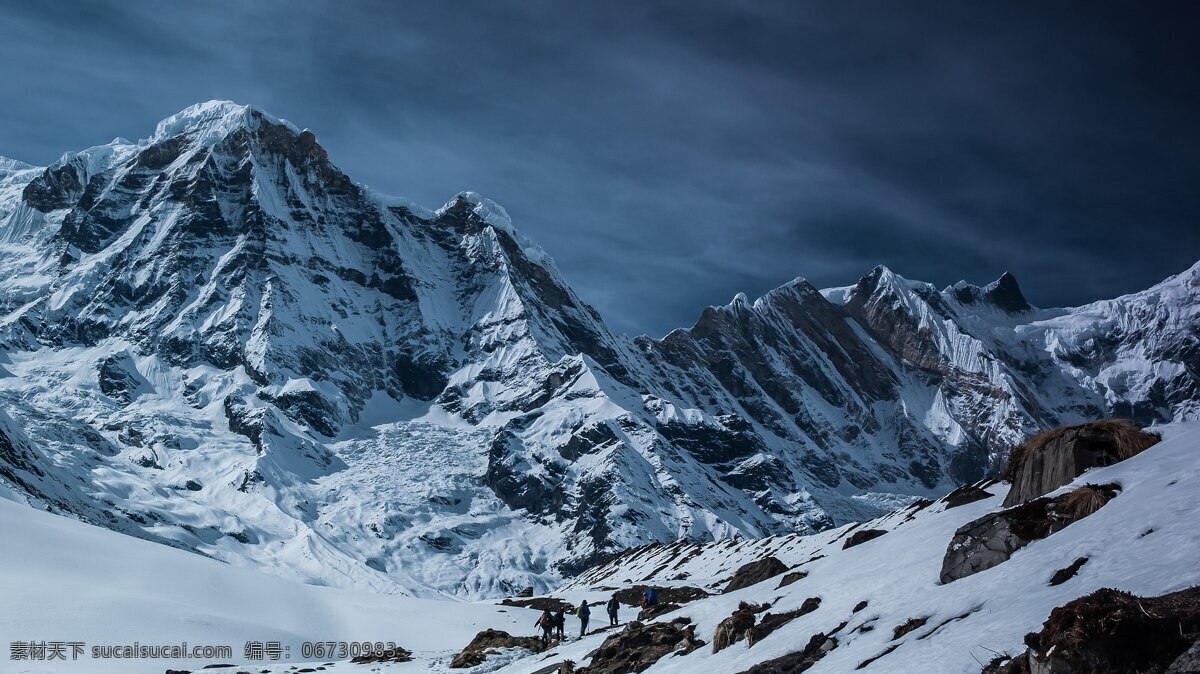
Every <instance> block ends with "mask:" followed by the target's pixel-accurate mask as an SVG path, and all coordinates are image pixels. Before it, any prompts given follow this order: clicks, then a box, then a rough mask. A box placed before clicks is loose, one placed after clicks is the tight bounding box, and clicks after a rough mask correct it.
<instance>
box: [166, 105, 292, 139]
mask: <svg viewBox="0 0 1200 674" xmlns="http://www.w3.org/2000/svg"><path fill="white" fill-rule="evenodd" d="M263 122H266V123H268V124H273V125H276V126H284V127H287V128H288V129H289V130H291V131H292V132H293V133H296V134H299V133H301V131H300V129H299V128H298V127H297V126H296V125H294V124H292V123H291V122H289V121H287V120H286V119H279V118H278V117H274V116H272V115H270V114H268V113H266V112H264V111H263V110H260V109H259V108H256V107H253V106H250V105H241V104H239V103H234V102H233V101H219V100H213V101H206V102H204V103H197V104H195V105H192V106H189V107H187V108H184V109H183V110H181V111H179V112H177V113H175V114H174V115H171V116H170V117H167V118H166V119H164V120H162V121H161V122H159V123H158V126H157V127H155V129H154V135H153V136H152V137H151V138H150V142H151V143H156V142H159V141H162V140H166V139H167V138H171V137H173V136H178V135H180V134H189V135H194V136H195V137H196V141H197V142H199V143H200V144H202V145H206V144H209V143H213V142H217V141H219V140H220V139H222V138H224V137H225V136H227V135H229V134H230V133H232V132H233V131H234V130H236V129H239V128H255V127H257V126H258V125H259V124H261V123H263Z"/></svg>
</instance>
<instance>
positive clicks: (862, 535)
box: [842, 529, 887, 550]
mask: <svg viewBox="0 0 1200 674" xmlns="http://www.w3.org/2000/svg"><path fill="white" fill-rule="evenodd" d="M886 533H887V531H884V530H883V529H859V530H858V531H855V532H854V533H852V534H850V537H849V538H847V539H846V542H845V543H843V544H842V549H843V550H845V549H846V548H852V547H854V546H856V545H862V544H863V543H866V542H867V541H872V540H875V539H876V538H879V537H880V536H882V535H884V534H886Z"/></svg>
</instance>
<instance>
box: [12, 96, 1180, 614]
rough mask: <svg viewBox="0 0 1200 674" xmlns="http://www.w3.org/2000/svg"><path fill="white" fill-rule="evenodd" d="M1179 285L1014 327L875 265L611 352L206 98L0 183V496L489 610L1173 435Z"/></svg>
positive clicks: (542, 274)
mask: <svg viewBox="0 0 1200 674" xmlns="http://www.w3.org/2000/svg"><path fill="white" fill-rule="evenodd" d="M1198 278H1200V266H1198V267H1196V268H1193V269H1192V270H1189V271H1188V272H1185V273H1184V274H1182V275H1180V276H1178V277H1175V278H1173V279H1169V280H1167V281H1165V282H1164V283H1163V284H1160V286H1157V287H1156V288H1153V289H1151V290H1148V291H1146V292H1145V293H1140V294H1138V295H1134V296H1129V297H1127V298H1119V299H1117V300H1113V301H1110V302H1102V303H1097V304H1094V305H1089V306H1087V307H1081V308H1079V309H1069V310H1039V309H1035V308H1033V307H1030V306H1029V305H1028V303H1027V302H1026V301H1025V300H1024V297H1023V296H1022V295H1021V292H1020V289H1019V287H1018V286H1017V283H1016V281H1015V279H1013V278H1012V277H1011V276H1008V275H1005V276H1004V277H1002V278H1001V279H1000V280H998V281H997V282H995V283H993V284H991V285H989V286H987V287H984V288H978V287H975V286H970V285H967V284H959V285H956V286H953V287H951V288H947V289H945V290H943V291H938V290H936V289H934V288H933V287H932V286H929V285H927V284H922V283H915V282H911V281H907V280H905V279H903V278H901V277H899V276H897V275H896V274H894V273H892V272H891V271H889V270H887V269H884V268H877V269H876V270H874V271H873V272H871V273H870V274H869V275H867V276H866V277H864V278H863V279H862V280H860V281H859V282H858V283H857V284H856V285H855V286H853V287H850V288H845V289H837V290H826V291H819V290H817V289H816V288H814V287H812V286H811V285H810V284H809V283H807V282H806V281H804V280H803V279H797V280H796V281H793V282H792V283H789V284H786V285H784V286H782V287H780V288H778V289H776V290H774V291H772V292H770V293H768V294H767V295H765V296H763V297H762V298H759V299H758V300H755V301H753V302H751V301H749V300H748V299H747V298H745V297H744V296H739V297H737V298H735V299H734V301H733V302H732V303H730V304H729V305H726V306H723V307H710V308H708V309H706V310H704V311H703V312H702V314H701V316H700V318H699V320H698V321H697V323H696V324H695V325H694V326H693V327H691V328H690V329H686V330H676V331H674V332H672V333H670V334H669V335H667V336H666V337H664V338H662V339H651V338H648V337H638V338H636V339H629V338H626V337H623V336H618V335H614V334H613V333H612V332H611V331H610V330H609V329H608V327H607V326H606V325H605V324H604V322H603V320H602V318H601V317H600V316H599V315H598V314H597V313H596V311H595V310H593V309H592V308H591V307H589V306H587V305H586V304H585V303H584V302H583V301H582V300H580V299H579V297H578V296H577V295H576V294H575V293H574V292H573V291H572V290H571V289H570V287H569V286H568V285H567V284H566V283H565V282H564V281H563V279H562V276H561V275H560V274H559V273H558V271H557V270H556V269H555V267H554V264H553V262H551V261H550V260H549V258H548V257H547V256H546V254H545V253H544V252H543V251H541V249H539V248H538V247H537V246H536V245H534V244H533V243H531V242H529V241H527V240H526V239H525V238H524V237H522V236H521V235H520V234H519V233H518V232H517V231H516V229H515V228H514V227H513V225H512V223H511V222H510V220H509V218H508V216H507V214H506V213H505V212H504V210H503V209H502V208H501V207H499V206H498V205H496V204H494V203H492V202H490V201H488V200H486V199H484V198H483V197H480V196H479V195H476V194H472V193H463V194H460V195H458V196H456V197H455V198H454V199H452V200H451V201H450V202H448V203H447V204H445V205H444V206H442V207H441V208H439V209H437V210H432V211H431V210H426V209H423V208H421V207H419V206H416V205H414V204H411V203H409V202H407V201H404V200H401V199H395V198H390V197H385V196H383V195H380V194H377V193H374V192H371V191H369V190H367V189H366V188H363V187H361V186H359V185H357V184H356V183H354V182H353V181H352V180H351V179H350V178H349V177H347V176H346V175H345V174H343V173H342V172H341V171H340V170H339V169H338V168H337V167H336V166H335V165H334V164H332V163H331V162H330V160H329V158H328V156H327V155H326V153H325V151H324V150H323V149H322V148H321V146H320V144H319V143H318V142H317V140H316V137H315V136H314V135H313V134H312V133H311V132H309V131H301V130H300V129H297V128H296V127H294V126H292V125H291V124H289V123H287V122H285V121H283V120H279V119H276V118H274V117H271V116H270V115H267V114H266V113H264V112H261V111H258V110H254V109H252V108H247V107H243V106H237V105H234V104H231V103H224V102H212V103H206V104H201V105H198V106H194V107H192V108H189V109H188V110H185V111H183V112H181V113H180V114H178V115H175V116H173V117H171V118H168V119H166V120H164V121H163V122H162V123H161V124H159V126H158V128H157V129H156V131H155V133H154V134H153V135H152V136H151V137H150V138H148V139H146V140H143V141H140V142H137V143H131V142H128V141H123V140H120V139H118V140H117V141H114V142H113V143H110V144H108V145H102V146H98V147H94V148H90V149H88V150H84V151H81V152H76V153H69V154H67V155H65V156H64V157H63V158H62V159H61V160H60V161H58V162H56V163H55V164H54V165H53V166H50V167H45V168H35V167H29V166H26V165H23V164H20V163H19V162H13V161H11V160H3V161H0V401H3V405H4V407H5V411H6V412H7V416H6V417H5V419H6V420H5V422H4V423H3V424H0V433H2V434H3V435H4V437H5V438H7V439H8V440H7V442H5V443H4V444H0V447H3V448H6V449H5V450H4V451H3V452H2V453H0V468H3V471H2V472H0V479H2V480H4V481H5V482H7V483H10V484H12V485H14V486H16V487H18V489H19V490H20V491H21V492H22V493H24V494H26V495H27V497H28V498H29V500H30V501H31V502H32V503H34V504H36V505H39V506H45V507H49V508H52V509H54V510H57V511H60V512H64V513H70V514H73V515H75V516H78V517H80V518H83V519H86V520H88V521H92V522H95V523H98V524H103V525H105V526H110V527H112V528H115V529H118V530H121V531H126V532H128V533H134V534H135V535H141V536H144V537H148V538H153V539H155V540H160V541H163V542H168V543H169V544H172V545H178V546H181V547H185V548H189V549H193V550H196V551H199V552H203V553H205V554H209V555H213V556H216V557H220V558H224V559H230V560H240V561H241V562H248V563H253V564H256V565H260V566H264V567H267V568H270V569H273V570H275V571H276V572H278V573H280V574H283V575H286V576H291V577H297V578H300V579H303V580H307V581H312V582H321V583H333V584H345V585H360V586H361V585H366V586H369V587H375V588H377V589H383V590H386V591H406V592H414V593H435V592H447V593H458V594H465V595H471V596H475V595H483V594H498V593H503V592H509V591H511V590H512V589H513V588H519V587H525V586H527V585H531V584H532V585H537V586H539V587H544V586H546V585H547V584H551V583H554V582H556V579H558V578H559V577H561V575H562V574H564V573H571V572H573V571H575V570H577V569H580V568H582V567H584V566H586V565H587V564H588V563H590V562H591V561H592V560H594V559H596V558H597V557H600V556H603V555H606V554H608V553H610V552H612V551H614V550H617V549H619V548H622V547H625V546H629V545H634V544H638V543H642V542H649V541H662V540H674V539H675V538H677V537H685V538H692V539H707V538H714V537H717V538H719V537H727V536H737V535H740V536H756V535H765V534H770V533H776V532H784V531H812V530H816V529H822V528H826V527H829V526H831V525H834V524H840V523H843V522H845V521H848V520H851V519H860V518H864V517H869V516H872V515H874V514H876V513H878V512H879V511H880V510H881V509H886V508H888V507H890V506H893V505H895V504H897V503H900V502H903V501H904V500H905V499H907V498H911V497H913V496H930V495H934V494H937V493H941V492H943V491H946V490H948V489H949V488H950V487H951V486H952V485H953V484H955V483H957V482H965V481H971V480H974V479H976V478H977V477H979V476H980V475H982V474H984V473H985V472H987V471H988V470H991V469H993V468H995V467H997V466H998V465H999V463H1000V461H1002V459H1003V457H1004V455H1005V453H1006V452H1007V450H1008V449H1009V448H1010V447H1011V446H1013V445H1014V444H1015V443H1016V442H1017V441H1018V440H1019V439H1020V438H1022V437H1024V436H1025V435H1026V434H1027V433H1028V432H1030V431H1033V430H1036V429H1037V428H1040V427H1046V426H1051V425H1057V424H1059V423H1065V422H1072V421H1082V420H1084V419H1089V418H1094V417H1096V416H1103V415H1105V414H1109V413H1114V414H1125V415H1131V416H1135V417H1136V418H1137V419H1138V420H1139V421H1142V422H1148V421H1154V420H1166V419H1173V418H1183V417H1186V416H1188V415H1195V414H1196V413H1197V400H1200V383H1198V378H1197V372H1200V347H1198V346H1197V341H1198V337H1197V325H1198V320H1197V316H1196V311H1197V310H1196V307H1197V305H1198V304H1200V302H1197V299H1198V297H1200V281H1198V280H1197V279H1198Z"/></svg>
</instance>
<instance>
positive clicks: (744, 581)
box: [721, 557, 788, 593]
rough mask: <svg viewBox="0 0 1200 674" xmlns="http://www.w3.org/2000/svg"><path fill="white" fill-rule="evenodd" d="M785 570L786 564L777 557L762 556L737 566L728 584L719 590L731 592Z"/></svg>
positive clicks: (786, 568)
mask: <svg viewBox="0 0 1200 674" xmlns="http://www.w3.org/2000/svg"><path fill="white" fill-rule="evenodd" d="M787 570H788V565H787V564H784V563H783V562H781V561H779V559H778V558H776V557H764V558H762V559H759V560H756V561H753V562H749V563H747V564H743V565H741V566H740V567H738V570H737V571H734V573H733V577H732V578H730V579H729V584H728V585H726V586H725V589H724V590H722V591H721V592H722V593H726V592H733V591H734V590H740V589H742V588H746V587H750V586H751V585H756V584H758V583H761V582H763V581H764V580H767V579H768V578H774V577H775V576H778V575H779V574H781V573H787Z"/></svg>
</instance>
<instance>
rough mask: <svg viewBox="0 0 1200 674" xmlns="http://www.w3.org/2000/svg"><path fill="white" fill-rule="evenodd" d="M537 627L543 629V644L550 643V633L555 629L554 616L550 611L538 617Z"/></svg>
mask: <svg viewBox="0 0 1200 674" xmlns="http://www.w3.org/2000/svg"><path fill="white" fill-rule="evenodd" d="M534 625H535V626H537V627H540V628H542V643H543V644H549V643H550V631H551V630H553V629H554V616H552V615H550V610H549V609H546V610H545V611H542V615H541V616H539V617H538V619H537V622H535V623H534Z"/></svg>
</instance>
